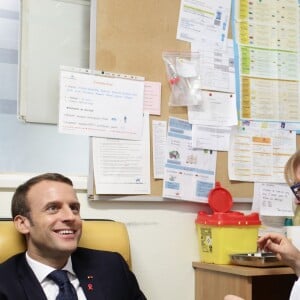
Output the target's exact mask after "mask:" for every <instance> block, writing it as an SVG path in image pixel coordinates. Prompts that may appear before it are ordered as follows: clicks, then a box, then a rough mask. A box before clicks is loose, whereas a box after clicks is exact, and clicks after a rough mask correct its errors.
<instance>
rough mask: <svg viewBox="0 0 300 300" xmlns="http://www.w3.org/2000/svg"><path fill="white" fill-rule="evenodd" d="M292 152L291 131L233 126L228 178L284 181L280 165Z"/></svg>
mask: <svg viewBox="0 0 300 300" xmlns="http://www.w3.org/2000/svg"><path fill="white" fill-rule="evenodd" d="M249 124H251V123H249ZM295 151H296V132H295V131H287V130H279V129H277V130H276V129H274V128H256V127H251V126H236V127H233V128H232V130H231V137H230V149H229V151H228V172H229V178H230V180H240V181H254V182H272V183H284V182H285V180H284V176H283V174H284V165H285V164H286V162H287V160H288V159H289V157H290V156H291V155H292V154H293V153H294V152H295Z"/></svg>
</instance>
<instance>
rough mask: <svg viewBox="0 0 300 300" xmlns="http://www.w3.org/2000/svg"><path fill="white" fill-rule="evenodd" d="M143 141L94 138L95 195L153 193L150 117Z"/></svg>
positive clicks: (147, 116) (145, 127)
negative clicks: (151, 186) (151, 181)
mask: <svg viewBox="0 0 300 300" xmlns="http://www.w3.org/2000/svg"><path fill="white" fill-rule="evenodd" d="M143 124H144V128H143V135H142V140H140V141H134V140H121V139H110V138H95V137H94V138H93V139H92V147H93V167H94V178H95V189H96V194H100V195H102V194H112V195H114V194H120V195H121V194H123V195H124V194H126V195H130V194H150V133H149V115H148V114H145V115H144V119H143Z"/></svg>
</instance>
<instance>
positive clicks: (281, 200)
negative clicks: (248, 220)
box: [253, 182, 294, 216]
mask: <svg viewBox="0 0 300 300" xmlns="http://www.w3.org/2000/svg"><path fill="white" fill-rule="evenodd" d="M292 201H293V194H292V192H291V190H290V188H289V186H288V185H287V184H275V183H274V184H273V183H258V182H256V183H255V184H254V198H253V205H254V206H255V208H256V209H255V210H258V211H259V212H260V214H261V215H264V216H293V215H294V212H293V207H292Z"/></svg>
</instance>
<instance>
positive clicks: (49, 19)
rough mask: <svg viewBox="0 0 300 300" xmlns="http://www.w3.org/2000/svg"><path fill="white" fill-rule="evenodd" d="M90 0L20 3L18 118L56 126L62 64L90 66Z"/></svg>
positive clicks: (53, 0)
mask: <svg viewBox="0 0 300 300" xmlns="http://www.w3.org/2000/svg"><path fill="white" fill-rule="evenodd" d="M89 32H90V1H89V0H21V43H20V64H19V65H20V84H19V111H18V114H19V118H21V119H22V120H24V121H26V122H34V123H49V124H56V123H57V120H58V102H59V101H58V100H59V99H58V98H59V67H60V65H65V66H73V67H84V68H87V67H88V66H89V42H90V41H89Z"/></svg>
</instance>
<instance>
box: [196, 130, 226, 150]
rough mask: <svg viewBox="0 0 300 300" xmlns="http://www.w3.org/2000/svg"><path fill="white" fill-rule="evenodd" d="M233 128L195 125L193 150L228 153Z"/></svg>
mask: <svg viewBox="0 0 300 300" xmlns="http://www.w3.org/2000/svg"><path fill="white" fill-rule="evenodd" d="M230 132H231V127H223V128H221V127H208V126H201V125H193V128H192V137H193V138H192V147H193V149H211V150H216V151H228V150H229V141H230Z"/></svg>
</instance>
